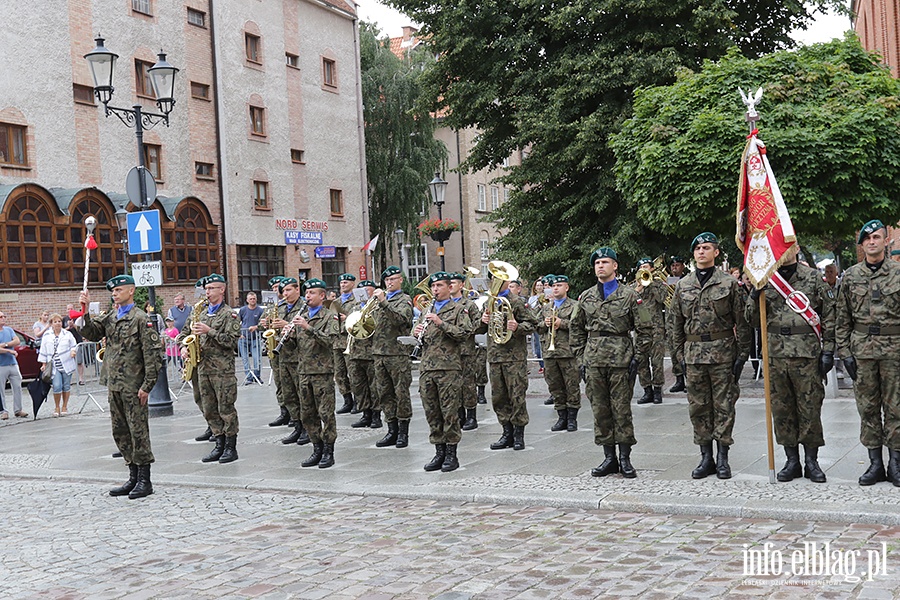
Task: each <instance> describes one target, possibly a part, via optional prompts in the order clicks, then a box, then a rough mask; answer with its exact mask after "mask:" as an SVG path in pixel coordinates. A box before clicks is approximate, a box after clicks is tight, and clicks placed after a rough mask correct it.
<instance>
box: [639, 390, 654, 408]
mask: <svg viewBox="0 0 900 600" xmlns="http://www.w3.org/2000/svg"><path fill="white" fill-rule="evenodd" d="M651 402H653V388H652V387H645V388H644V395H643V396H641V397H640V398H638V401H637V403H638V404H650V403H651Z"/></svg>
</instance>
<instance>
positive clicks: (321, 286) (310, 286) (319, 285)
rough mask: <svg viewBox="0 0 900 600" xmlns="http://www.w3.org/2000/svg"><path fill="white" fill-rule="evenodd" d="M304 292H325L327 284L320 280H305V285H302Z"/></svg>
mask: <svg viewBox="0 0 900 600" xmlns="http://www.w3.org/2000/svg"><path fill="white" fill-rule="evenodd" d="M303 289H304V290H325V289H328V284H327V283H325V282H324V281H322V280H321V279H307V280H306V283H304V284H303Z"/></svg>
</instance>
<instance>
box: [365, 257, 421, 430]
mask: <svg viewBox="0 0 900 600" xmlns="http://www.w3.org/2000/svg"><path fill="white" fill-rule="evenodd" d="M381 281H382V283H383V284H384V288H385V289H383V290H382V289H376V290H375V292H374V296H375V297H376V298H378V303H377V304H376V305H375V310H374V312H373V314H374V316H375V323H376V326H375V333H374V334H373V335H372V354H374V355H375V382H376V387H377V389H378V399H379V401H380V402H381V408H382V409H383V410H384V418H385V419H386V420H387V422H388V428H389V430H388V434H387V435H386V436H385V437H384V438H382V440H380V441H381V443H382V444H383V445H384V446H389V445H391V444H390V441H391V440H392V439H393V440H395V444H394V445H396V447H397V448H405V447H406V446H407V444H408V440H409V420H410V419H411V418H412V400H410V397H409V386H410V385H411V384H412V362H411V361H410V360H409V347H407V346H405V345H403V344H401V343H400V342H398V341H397V338H398V337H400V336H406V335H409V332H410V331H411V330H412V326H413V306H412V299H410V297H409V296H408V295H407V294H404V293H403V290H402V289H401V286H402V285H403V274H402V273H401V271H400V269H399V267H395V266H390V267H388V268H387V269H385V270H384V271H383V272H382V273H381ZM366 418H367V417H366V414H365V413H363V419H362V421H363V422H364V421H365V419H366ZM368 419H369V420H370V421H371V424H370V425H369V427H373V428H376V427H381V417H380V416H379V414H378V410H377V409H375V410H371V411H369V414H368ZM391 423H394V426H395V428H396V429H395V431H396V433H394V434H391V432H390V427H391ZM382 447H383V446H382Z"/></svg>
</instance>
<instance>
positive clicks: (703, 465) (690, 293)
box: [669, 232, 751, 479]
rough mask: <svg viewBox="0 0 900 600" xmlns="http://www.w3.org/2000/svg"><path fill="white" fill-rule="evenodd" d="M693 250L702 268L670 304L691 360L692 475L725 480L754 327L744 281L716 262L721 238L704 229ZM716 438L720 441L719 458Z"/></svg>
mask: <svg viewBox="0 0 900 600" xmlns="http://www.w3.org/2000/svg"><path fill="white" fill-rule="evenodd" d="M691 251H692V252H693V253H694V261H695V263H696V264H697V270H696V271H694V272H693V273H691V274H690V275H688V276H687V277H685V278H684V279H682V280H681V281H679V282H678V283H677V284H676V285H675V296H674V298H672V305H671V306H670V307H669V310H670V311H671V312H672V317H671V318H672V339H673V340H674V342H675V348H676V352H679V353H683V355H684V361H685V363H686V377H687V392H688V410H689V412H690V416H691V424H693V426H694V443H695V444H697V445H698V446H700V454H701V456H702V458H701V460H700V464H699V465H698V466H697V468H696V469H694V470H693V472H691V477H693V478H694V479H703V478H704V477H706V476H708V475H712V474H713V473H715V474H716V477H718V478H719V479H730V478H731V466H730V465H729V464H728V448H729V446H731V445H732V444H733V443H734V439H733V438H732V437H731V433H732V430H733V429H734V405H735V403H736V402H737V399H738V396H739V395H740V388H739V387H738V381H739V380H740V378H741V371H742V370H743V369H744V363H746V362H747V357H748V356H749V354H750V340H751V338H750V336H751V332H750V326H749V325H747V320H746V319H745V318H744V304H743V302H742V296H741V291H740V289H739V284H738V282H737V281H736V280H735V278H734V277H732V276H730V275H729V274H727V273H725V272H723V271H722V270H720V269H717V268H716V266H715V265H716V257H717V256H719V239H718V238H717V237H716V236H715V235H714V234H712V233H709V232H704V233H701V234H700V235H698V236H697V237H695V238H694V241H693V242H691ZM713 440H716V442H717V443H718V454H717V455H716V460H715V461H713V458H712V442H713Z"/></svg>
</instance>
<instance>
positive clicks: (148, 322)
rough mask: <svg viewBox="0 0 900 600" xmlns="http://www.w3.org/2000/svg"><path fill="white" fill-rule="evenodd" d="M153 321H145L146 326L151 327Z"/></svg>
mask: <svg viewBox="0 0 900 600" xmlns="http://www.w3.org/2000/svg"><path fill="white" fill-rule="evenodd" d="M153 326H154V325H153V321H147V328H148V329H149V328H150V327H153Z"/></svg>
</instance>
